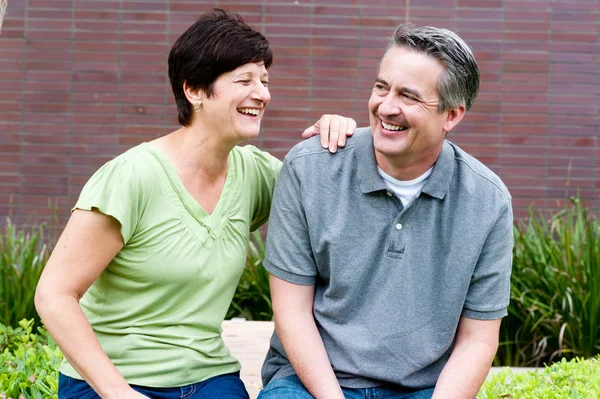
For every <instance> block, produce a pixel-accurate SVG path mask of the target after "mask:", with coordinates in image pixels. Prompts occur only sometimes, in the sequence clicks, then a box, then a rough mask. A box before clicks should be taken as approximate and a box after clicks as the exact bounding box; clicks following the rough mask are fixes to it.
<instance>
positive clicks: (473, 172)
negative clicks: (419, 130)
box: [448, 142, 511, 200]
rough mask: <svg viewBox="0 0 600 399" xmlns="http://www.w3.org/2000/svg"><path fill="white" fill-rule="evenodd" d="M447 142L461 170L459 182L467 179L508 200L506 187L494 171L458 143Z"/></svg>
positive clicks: (508, 193)
mask: <svg viewBox="0 0 600 399" xmlns="http://www.w3.org/2000/svg"><path fill="white" fill-rule="evenodd" d="M448 143H449V144H450V145H451V146H452V148H453V150H454V159H455V161H456V165H457V167H458V168H459V170H460V172H461V174H460V175H461V177H462V178H463V181H462V182H461V183H467V182H466V181H465V180H469V181H471V182H473V183H474V184H476V185H477V186H478V187H479V188H480V189H487V190H489V191H491V192H493V193H494V194H495V195H499V196H501V197H503V198H504V199H507V200H510V198H511V195H510V192H509V191H508V188H507V187H506V185H505V184H504V182H503V181H502V179H500V177H499V176H498V175H497V174H496V173H494V172H493V171H492V170H491V169H490V168H488V167H487V166H486V165H485V164H484V163H483V162H481V161H480V160H478V159H477V158H475V157H474V156H472V155H471V154H469V153H467V152H466V151H465V150H463V149H462V148H460V147H459V146H458V145H456V144H454V143H452V142H448Z"/></svg>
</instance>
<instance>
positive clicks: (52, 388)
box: [0, 319, 62, 399]
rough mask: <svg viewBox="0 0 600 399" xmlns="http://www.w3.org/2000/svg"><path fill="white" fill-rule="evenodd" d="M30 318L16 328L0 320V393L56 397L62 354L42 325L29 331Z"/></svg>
mask: <svg viewBox="0 0 600 399" xmlns="http://www.w3.org/2000/svg"><path fill="white" fill-rule="evenodd" d="M33 325H34V321H33V319H31V320H21V321H20V322H19V326H20V327H17V328H15V329H13V328H11V327H6V326H4V325H3V324H0V349H1V350H2V353H0V397H2V398H15V399H16V398H19V399H42V398H43V399H47V398H51V399H58V395H57V392H58V366H59V365H60V362H61V360H62V354H61V352H60V350H59V349H58V348H57V346H56V344H55V343H54V341H53V340H52V338H51V337H50V335H49V334H48V333H47V332H46V330H44V329H43V328H38V334H35V333H33V332H32V329H33Z"/></svg>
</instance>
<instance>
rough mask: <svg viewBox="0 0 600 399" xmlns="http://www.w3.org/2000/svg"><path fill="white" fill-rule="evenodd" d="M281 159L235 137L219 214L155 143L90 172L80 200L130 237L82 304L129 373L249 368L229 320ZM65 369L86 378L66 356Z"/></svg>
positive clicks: (202, 374)
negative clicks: (232, 348) (230, 343)
mask: <svg viewBox="0 0 600 399" xmlns="http://www.w3.org/2000/svg"><path fill="white" fill-rule="evenodd" d="M280 168H281V162H280V161H279V160H278V159H276V158H274V157H273V156H271V155H269V154H267V153H265V152H262V151H260V150H258V149H257V148H255V147H252V146H245V147H235V148H234V149H233V150H232V151H231V154H230V159H229V170H228V172H227V178H226V180H225V185H224V188H223V192H222V194H221V197H220V199H219V202H218V204H217V206H216V208H215V210H214V211H213V213H212V214H210V215H208V214H207V213H206V212H205V211H204V210H203V209H202V208H201V207H200V205H199V204H198V203H197V202H196V201H195V200H194V199H193V198H192V196H191V195H190V194H189V193H188V192H187V190H186V189H185V187H184V186H183V183H182V182H181V180H180V179H179V176H178V175H177V172H176V170H175V167H174V166H173V165H172V164H171V163H170V162H169V160H168V159H167V158H166V156H165V155H164V154H163V153H161V151H160V150H159V149H158V148H157V147H155V146H153V145H152V144H148V143H144V144H141V145H139V146H137V147H135V148H132V149H131V150H129V151H127V152H126V153H124V154H122V155H120V156H118V157H117V158H115V159H113V160H112V161H110V162H108V163H107V164H105V165H104V166H103V167H102V168H100V169H99V170H98V171H97V172H96V173H95V174H94V175H93V176H92V177H91V179H90V180H89V181H88V182H87V184H86V185H85V187H84V188H83V190H82V192H81V195H80V197H79V200H78V202H77V204H76V205H75V207H74V208H73V209H85V210H90V209H92V208H96V209H98V210H100V211H101V212H102V213H104V214H106V215H110V216H112V217H114V218H115V219H117V220H118V221H119V222H120V223H121V233H122V235H123V241H124V243H125V245H124V247H123V248H122V249H121V251H120V252H119V253H118V254H117V255H116V256H115V258H114V259H113V260H112V261H111V262H110V264H109V265H108V267H107V268H106V269H105V270H104V271H103V272H102V274H101V275H100V277H99V278H98V279H97V280H96V281H95V282H94V283H93V284H92V286H91V287H90V288H89V289H88V291H87V292H86V294H85V295H84V296H83V298H81V301H80V305H81V307H82V309H83V311H84V313H85V315H86V316H87V318H88V320H89V322H90V324H91V325H92V328H93V329H94V331H95V333H96V336H97V337H98V340H99V341H100V344H101V345H102V348H103V349H104V351H105V352H106V354H107V355H108V357H109V358H110V360H111V361H112V362H113V363H114V365H115V366H116V367H117V368H118V369H119V371H120V372H121V374H122V375H123V376H124V377H125V379H126V380H127V382H128V383H130V384H136V385H144V386H150V387H177V386H182V385H187V384H191V383H197V382H200V381H203V380H206V379H207V378H210V377H213V376H216V375H221V374H224V373H231V372H235V371H238V370H239V369H240V364H239V362H238V361H237V360H236V359H235V358H234V357H233V356H231V354H230V353H229V350H228V349H227V348H226V347H225V345H224V343H223V340H222V338H221V323H222V321H223V319H224V317H225V314H226V312H227V309H228V308H229V305H230V303H231V299H232V297H233V294H234V292H235V289H236V286H237V283H238V281H239V278H240V276H241V274H242V271H243V269H244V266H245V261H246V253H247V248H248V238H249V232H250V231H251V230H254V229H256V228H258V227H259V226H260V225H262V224H264V223H265V222H266V221H267V219H268V215H269V209H270V205H271V197H272V194H273V188H274V185H275V180H276V178H277V175H278V174H279V170H280ZM60 371H61V373H63V374H65V375H68V376H71V377H74V378H81V377H80V376H79V375H78V374H77V372H76V371H75V370H74V369H73V368H72V367H71V366H70V365H69V363H68V362H66V361H65V362H63V364H62V365H61V368H60Z"/></svg>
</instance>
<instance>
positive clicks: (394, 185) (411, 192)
mask: <svg viewBox="0 0 600 399" xmlns="http://www.w3.org/2000/svg"><path fill="white" fill-rule="evenodd" d="M432 170H433V167H431V168H429V170H428V171H427V172H425V173H423V174H422V175H421V176H419V177H417V178H416V179H413V180H406V181H404V180H398V179H394V178H393V177H392V176H390V175H388V174H387V173H385V172H384V171H383V170H381V168H380V167H377V171H378V172H379V175H381V177H382V178H383V181H384V182H385V185H386V186H387V187H388V188H389V189H390V190H392V191H393V192H394V193H395V194H396V196H398V198H399V199H400V201H402V206H406V204H408V203H409V202H410V201H411V200H412V199H413V198H415V197H416V196H417V195H419V193H420V192H421V189H422V188H423V186H424V185H425V182H426V181H427V178H428V177H429V175H431V171H432Z"/></svg>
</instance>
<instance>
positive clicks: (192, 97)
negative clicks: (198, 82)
mask: <svg viewBox="0 0 600 399" xmlns="http://www.w3.org/2000/svg"><path fill="white" fill-rule="evenodd" d="M183 92H184V93H185V97H186V98H187V100H188V101H189V102H190V103H192V104H197V103H202V100H204V92H203V91H202V90H198V89H192V88H191V87H190V86H188V84H187V82H183Z"/></svg>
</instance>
